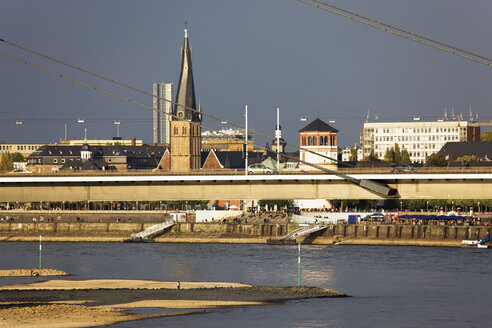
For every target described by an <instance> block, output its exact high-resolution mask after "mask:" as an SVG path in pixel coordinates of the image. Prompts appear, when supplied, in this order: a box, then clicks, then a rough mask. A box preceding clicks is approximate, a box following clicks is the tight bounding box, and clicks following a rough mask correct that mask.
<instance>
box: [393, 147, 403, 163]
mask: <svg viewBox="0 0 492 328" xmlns="http://www.w3.org/2000/svg"><path fill="white" fill-rule="evenodd" d="M393 148H394V153H395V157H394V159H393V161H394V163H395V164H402V163H401V150H400V146H398V144H397V143H395V145H394V146H393Z"/></svg>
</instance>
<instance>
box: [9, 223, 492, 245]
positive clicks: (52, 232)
mask: <svg viewBox="0 0 492 328" xmlns="http://www.w3.org/2000/svg"><path fill="white" fill-rule="evenodd" d="M152 224H153V223H129V222H123V223H122V222H119V223H116V222H107V223H88V222H75V223H74V222H30V223H18V222H2V223H0V241H19V240H26V241H27V240H36V239H37V238H39V235H40V234H41V235H43V239H44V240H46V241H49V240H53V241H122V240H123V239H126V238H129V237H130V236H131V234H132V233H135V232H138V231H141V230H143V229H145V228H147V227H149V226H150V225H152ZM297 227H298V226H297V224H218V223H179V224H177V225H175V226H173V227H172V228H171V229H170V230H169V231H167V232H166V233H164V234H163V235H161V236H160V237H157V238H156V241H158V242H159V241H160V242H173V241H176V242H178V241H179V242H186V241H189V242H225V241H229V240H233V239H235V240H236V241H234V242H255V240H256V242H259V243H262V242H265V241H266V239H268V238H278V237H281V236H283V235H285V234H287V233H289V232H290V231H293V230H295V229H296V228H297ZM491 233H492V227H491V226H470V227H467V226H440V225H436V226H433V225H428V226H412V225H347V224H337V225H331V226H330V227H329V228H328V229H326V230H324V231H320V232H318V233H314V234H312V235H311V236H308V237H305V238H303V239H299V240H298V242H303V243H305V244H332V243H333V242H336V241H339V242H341V243H342V244H373V245H430V246H459V245H460V243H461V240H463V239H480V238H483V237H484V236H486V235H488V234H491Z"/></svg>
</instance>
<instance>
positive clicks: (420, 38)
mask: <svg viewBox="0 0 492 328" xmlns="http://www.w3.org/2000/svg"><path fill="white" fill-rule="evenodd" d="M297 1H299V2H302V3H304V4H306V5H310V6H313V7H315V8H318V9H321V10H324V11H327V12H330V13H333V14H335V15H338V16H342V17H344V18H347V19H350V20H352V21H355V22H358V23H361V24H365V25H368V26H370V27H373V28H375V29H378V30H381V31H384V32H388V33H391V34H394V35H396V36H399V37H402V38H405V39H408V40H411V41H414V42H417V43H420V44H423V45H426V46H429V47H432V48H435V49H438V50H441V51H444V52H447V53H450V54H453V55H456V56H458V57H462V58H465V59H468V60H471V61H475V62H477V63H480V64H483V65H486V66H489V67H491V66H492V63H490V61H492V59H490V58H488V57H485V56H481V55H477V54H475V53H473V52H471V51H467V50H463V49H460V48H457V47H454V46H452V45H448V44H446V43H444V42H439V41H435V40H432V39H430V38H427V37H423V36H420V35H418V34H416V33H411V32H408V31H405V30H403V29H401V28H396V27H393V26H391V25H389V24H385V23H381V22H379V21H377V20H374V19H370V18H367V17H364V16H362V15H358V14H356V13H353V12H350V11H348V10H345V9H341V8H338V7H335V6H333V5H330V4H328V3H326V2H323V1H318V0H311V1H314V2H316V3H321V4H323V6H327V7H331V8H336V9H337V10H340V11H343V12H345V13H347V14H344V13H343V12H338V11H336V10H333V9H330V8H326V7H323V6H321V5H317V4H315V3H312V2H309V1H306V0H297ZM354 16H355V17H354ZM357 17H360V18H363V19H366V20H369V21H370V22H367V21H364V20H363V19H359V18H357ZM371 22H373V23H371ZM374 23H376V24H374ZM377 24H380V25H382V26H386V27H389V28H386V27H382V26H378V25H377ZM392 29H394V30H395V31H394V30H392ZM403 33H406V34H409V35H405V34H403ZM433 43H435V44H433ZM447 48H451V49H453V50H450V49H447ZM455 50H456V51H455ZM460 52H462V53H460ZM469 55H470V56H469ZM473 56H474V57H477V58H474V57H473ZM479 58H481V59H479ZM482 59H484V60H482Z"/></svg>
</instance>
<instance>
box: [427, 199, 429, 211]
mask: <svg viewBox="0 0 492 328" xmlns="http://www.w3.org/2000/svg"><path fill="white" fill-rule="evenodd" d="M427 213H429V201H427Z"/></svg>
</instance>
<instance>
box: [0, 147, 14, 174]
mask: <svg viewBox="0 0 492 328" xmlns="http://www.w3.org/2000/svg"><path fill="white" fill-rule="evenodd" d="M13 169H14V161H13V160H12V154H11V153H10V152H9V151H6V152H5V153H3V155H2V160H1V161H0V171H2V172H5V171H7V172H8V171H12V170H13Z"/></svg>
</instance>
